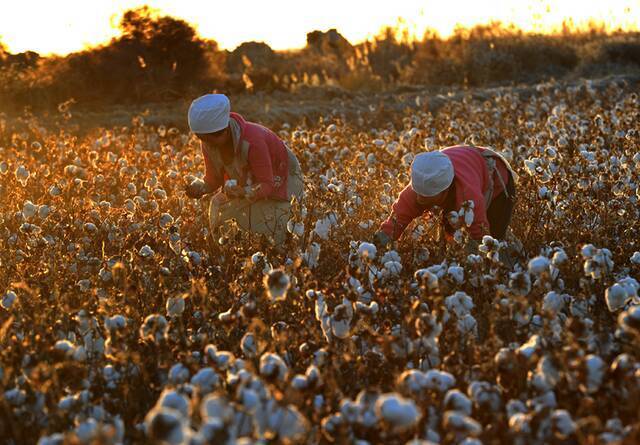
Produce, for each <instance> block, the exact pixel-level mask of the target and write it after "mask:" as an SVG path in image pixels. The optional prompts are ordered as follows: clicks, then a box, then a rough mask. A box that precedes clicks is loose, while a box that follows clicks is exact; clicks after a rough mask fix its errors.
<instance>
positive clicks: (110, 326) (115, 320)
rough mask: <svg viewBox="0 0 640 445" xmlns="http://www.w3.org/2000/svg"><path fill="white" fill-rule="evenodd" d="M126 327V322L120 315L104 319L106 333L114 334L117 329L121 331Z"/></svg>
mask: <svg viewBox="0 0 640 445" xmlns="http://www.w3.org/2000/svg"><path fill="white" fill-rule="evenodd" d="M126 325H127V320H126V319H125V318H124V317H123V316H122V315H119V314H118V315H114V316H112V317H106V318H105V320H104V327H105V329H106V330H107V331H110V332H114V331H117V330H119V329H123V328H124V327H125V326H126Z"/></svg>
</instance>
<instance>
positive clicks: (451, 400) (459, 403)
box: [443, 389, 473, 416]
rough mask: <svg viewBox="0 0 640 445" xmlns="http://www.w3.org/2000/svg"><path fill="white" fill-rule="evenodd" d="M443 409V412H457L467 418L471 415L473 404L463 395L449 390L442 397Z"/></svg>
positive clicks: (455, 390)
mask: <svg viewBox="0 0 640 445" xmlns="http://www.w3.org/2000/svg"><path fill="white" fill-rule="evenodd" d="M443 404H444V406H443V408H444V409H445V410H451V411H458V412H461V413H463V414H465V415H467V416H470V415H471V411H472V409H473V404H472V403H471V400H469V398H468V397H467V396H466V395H465V394H464V393H463V392H460V391H459V390H457V389H451V390H449V391H447V394H446V395H445V396H444V401H443Z"/></svg>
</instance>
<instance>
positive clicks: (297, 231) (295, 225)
mask: <svg viewBox="0 0 640 445" xmlns="http://www.w3.org/2000/svg"><path fill="white" fill-rule="evenodd" d="M287 231H288V232H289V233H291V234H292V235H295V236H297V237H298V238H300V237H301V236H302V235H304V223H302V222H296V221H294V220H292V219H290V220H289V221H287Z"/></svg>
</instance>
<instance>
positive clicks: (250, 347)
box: [240, 332, 258, 358]
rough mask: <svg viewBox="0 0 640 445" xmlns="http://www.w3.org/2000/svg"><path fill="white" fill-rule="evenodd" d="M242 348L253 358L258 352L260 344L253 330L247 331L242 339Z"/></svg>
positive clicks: (244, 352)
mask: <svg viewBox="0 0 640 445" xmlns="http://www.w3.org/2000/svg"><path fill="white" fill-rule="evenodd" d="M240 349H241V350H242V354H244V356H245V357H246V358H253V357H255V356H256V355H257V354H258V345H257V343H256V337H255V335H254V334H253V332H247V333H246V334H244V336H243V337H242V340H240Z"/></svg>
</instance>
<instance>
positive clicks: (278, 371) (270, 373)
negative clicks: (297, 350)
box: [260, 352, 289, 381]
mask: <svg viewBox="0 0 640 445" xmlns="http://www.w3.org/2000/svg"><path fill="white" fill-rule="evenodd" d="M288 372H289V368H287V365H286V364H285V362H284V360H282V357H280V356H279V355H278V354H273V353H270V352H267V353H264V354H262V357H260V375H262V376H265V377H271V378H275V379H277V380H280V381H284V380H285V378H286V377H287V374H288Z"/></svg>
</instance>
